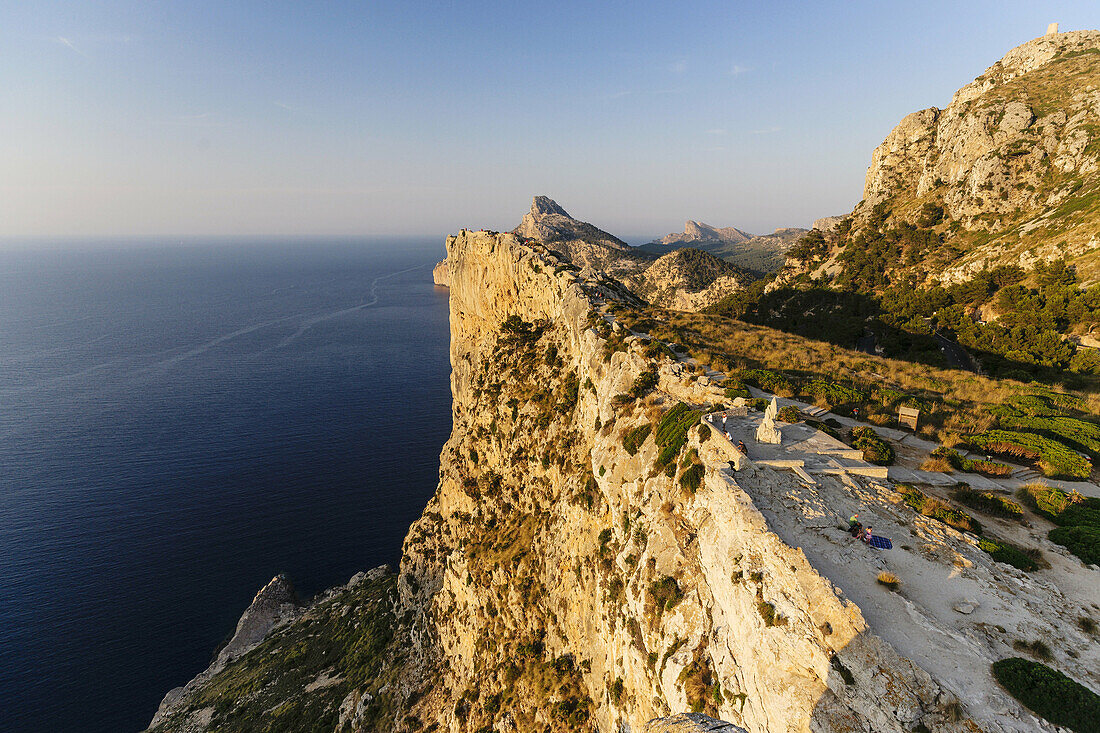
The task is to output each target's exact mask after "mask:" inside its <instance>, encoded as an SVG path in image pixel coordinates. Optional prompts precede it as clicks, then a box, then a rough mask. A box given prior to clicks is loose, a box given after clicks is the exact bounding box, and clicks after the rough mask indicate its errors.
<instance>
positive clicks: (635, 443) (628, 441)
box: [623, 423, 653, 455]
mask: <svg viewBox="0 0 1100 733" xmlns="http://www.w3.org/2000/svg"><path fill="white" fill-rule="evenodd" d="M652 430H653V426H652V425H650V424H649V423H646V424H644V425H639V426H638V427H636V428H634V429H632V430H628V431H627V433H626V435H624V436H623V448H625V449H626V452H627V453H629V454H630V455H634V454H636V453H637V452H638V449H640V448H641V447H642V443H644V442H645V439H646V438H648V437H649V433H650V431H652Z"/></svg>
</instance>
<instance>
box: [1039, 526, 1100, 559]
mask: <svg viewBox="0 0 1100 733" xmlns="http://www.w3.org/2000/svg"><path fill="white" fill-rule="evenodd" d="M1047 537H1049V538H1050V541H1051V542H1057V543H1058V544H1059V545H1063V546H1065V548H1066V549H1067V550H1069V551H1070V552H1072V553H1073V554H1074V555H1076V556H1077V557H1079V558H1081V560H1083V561H1084V562H1087V563H1089V564H1090V565H1100V527H1089V526H1077V527H1055V528H1054V529H1052V530H1050V533H1049V534H1048V535H1047Z"/></svg>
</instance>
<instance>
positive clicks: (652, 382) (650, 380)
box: [629, 369, 657, 400]
mask: <svg viewBox="0 0 1100 733" xmlns="http://www.w3.org/2000/svg"><path fill="white" fill-rule="evenodd" d="M656 386H657V370H656V369H647V370H646V371H644V372H642V373H641V374H639V375H638V378H637V379H635V380H634V384H632V385H630V393H629V394H630V396H631V397H633V398H634V399H636V400H637V399H641V398H642V397H645V396H646V395H647V394H649V393H650V392H652V391H653V388H654V387H656Z"/></svg>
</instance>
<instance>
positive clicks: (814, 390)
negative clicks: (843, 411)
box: [799, 379, 867, 405]
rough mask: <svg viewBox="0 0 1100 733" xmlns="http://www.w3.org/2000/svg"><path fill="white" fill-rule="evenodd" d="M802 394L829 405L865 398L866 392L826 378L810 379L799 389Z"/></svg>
mask: <svg viewBox="0 0 1100 733" xmlns="http://www.w3.org/2000/svg"><path fill="white" fill-rule="evenodd" d="M799 391H800V392H801V393H802V394H806V395H810V396H811V397H817V398H818V399H821V400H824V401H825V402H828V403H829V404H830V405H846V404H851V403H854V402H860V403H862V402H864V401H866V400H867V393H866V392H863V391H862V390H858V389H852V388H851V387H845V386H844V385H841V384H837V383H836V382H830V381H828V380H826V379H811V380H810V381H808V382H806V383H805V384H803V385H802V387H801V388H800V389H799Z"/></svg>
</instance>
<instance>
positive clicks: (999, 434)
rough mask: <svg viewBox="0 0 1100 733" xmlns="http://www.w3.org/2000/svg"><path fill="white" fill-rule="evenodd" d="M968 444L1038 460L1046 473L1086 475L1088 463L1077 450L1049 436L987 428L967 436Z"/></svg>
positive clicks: (1070, 476)
mask: <svg viewBox="0 0 1100 733" xmlns="http://www.w3.org/2000/svg"><path fill="white" fill-rule="evenodd" d="M967 442H969V443H970V445H971V446H973V447H974V448H977V449H979V450H983V451H987V452H989V453H996V454H998V455H1010V456H1015V457H1017V458H1026V459H1030V460H1038V465H1039V469H1040V470H1041V471H1042V472H1043V474H1044V475H1046V476H1051V477H1065V478H1088V477H1089V474H1090V473H1091V471H1092V466H1091V465H1090V464H1089V462H1088V461H1087V460H1085V459H1084V458H1082V457H1081V456H1079V455H1078V454H1077V453H1075V452H1074V451H1072V450H1071V449H1069V448H1067V447H1066V446H1065V445H1063V444H1062V443H1059V442H1058V441H1057V440H1054V439H1053V438H1047V437H1044V436H1042V435H1036V434H1034V433H1021V432H1015V431H1011V430H987V431H986V432H984V433H980V434H978V435H972V436H970V437H969V438H967Z"/></svg>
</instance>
